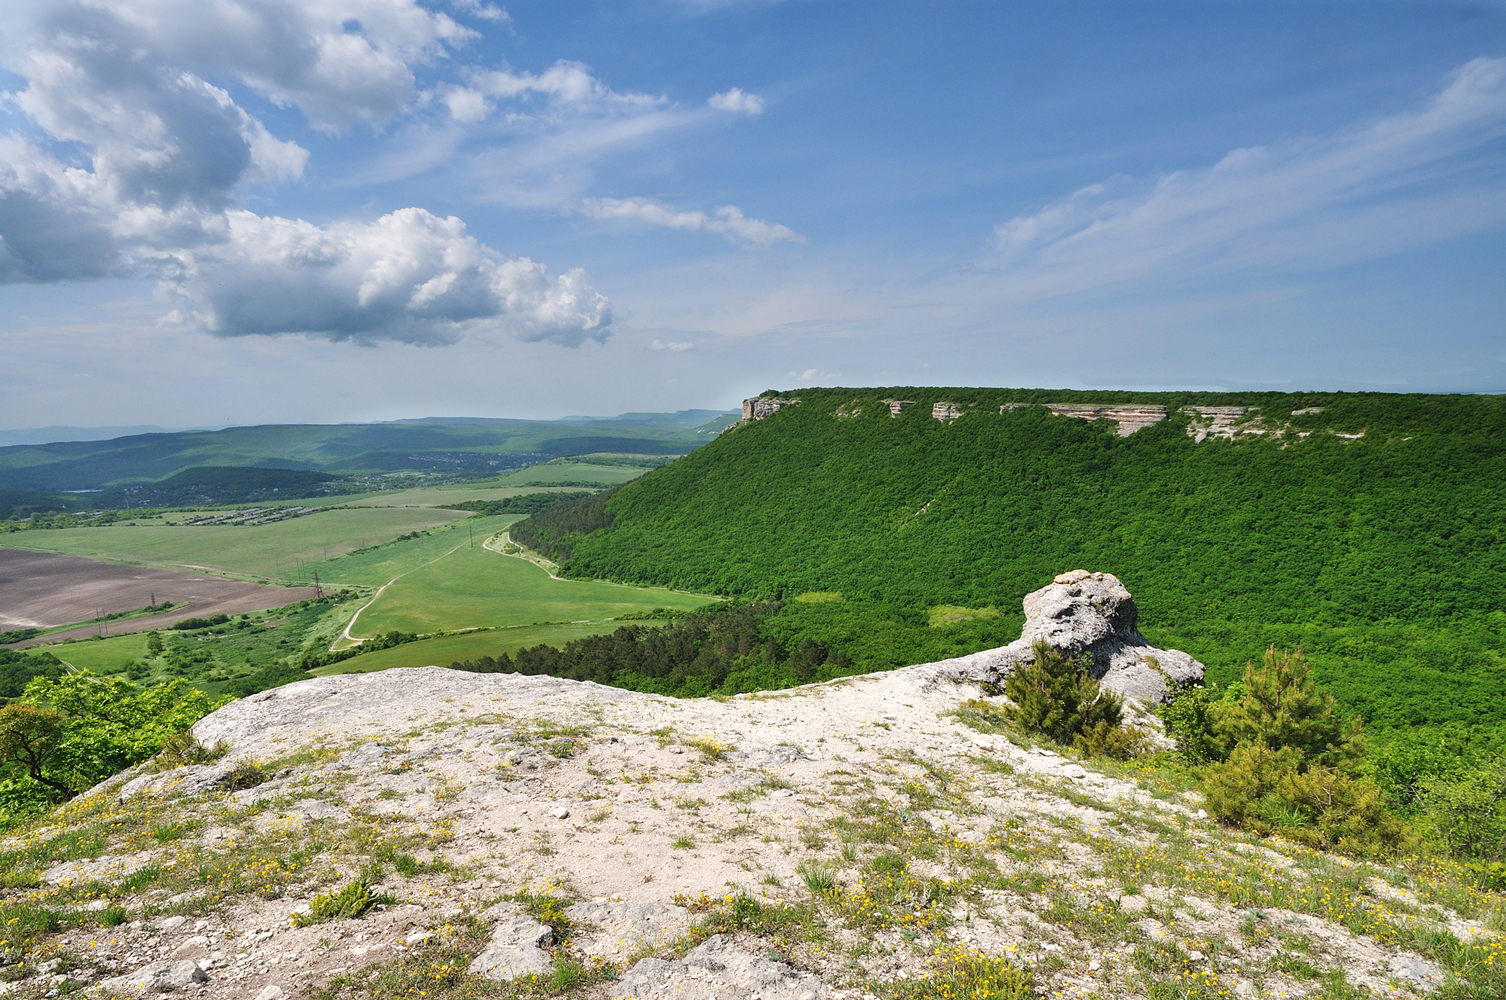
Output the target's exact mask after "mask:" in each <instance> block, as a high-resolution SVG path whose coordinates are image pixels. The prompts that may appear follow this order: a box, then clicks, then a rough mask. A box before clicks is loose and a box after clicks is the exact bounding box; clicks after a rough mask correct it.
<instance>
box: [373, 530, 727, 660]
mask: <svg viewBox="0 0 1506 1000" xmlns="http://www.w3.org/2000/svg"><path fill="white" fill-rule="evenodd" d="M514 520H516V518H485V519H478V520H477V524H476V528H477V531H476V539H475V545H474V547H472V546H471V545H470V544H469V541H468V539H465V538H463V537H456V536H459V535H460V530H459V529H454V530H453V531H451V532H449V533H447V534H449V535H450V536H451V537H452V538H455V543H454V544H463V547H461V548H457V549H455V550H454V551H453V552H451V553H449V554H448V555H445V556H443V557H442V558H440V559H438V560H437V561H435V562H431V563H429V564H428V565H426V566H421V567H419V568H417V569H414V570H412V571H411V572H409V573H408V574H407V575H405V576H403V577H401V578H400V579H398V580H397V581H396V582H394V583H393V584H392V585H391V586H389V587H388V588H387V589H386V590H385V591H383V592H382V595H381V596H380V597H379V598H377V600H376V601H375V602H373V603H372V605H371V606H370V607H369V608H367V609H366V610H365V611H363V612H362V613H361V616H360V618H359V619H358V621H357V624H356V627H355V628H353V629H351V634H352V635H355V636H358V637H360V636H372V635H380V634H383V633H386V632H388V631H391V630H393V629H396V630H398V631H401V632H441V631H449V630H452V629H458V628H473V627H477V626H494V627H496V626H510V625H533V624H537V623H542V622H580V621H600V620H601V619H604V618H614V617H617V616H618V615H624V614H633V613H639V612H644V611H652V610H653V609H655V608H674V609H676V610H690V609H692V608H698V607H702V606H704V605H706V604H710V603H713V602H714V601H715V600H716V599H715V598H712V597H706V596H702V595H698V594H687V593H683V592H680V591H674V590H668V589H664V588H659V587H633V586H628V585H625V584H620V583H605V582H602V581H597V580H556V579H552V578H550V576H549V574H548V573H546V572H545V571H544V570H542V569H540V568H539V567H537V566H535V565H533V564H532V563H530V562H527V561H525V560H523V559H518V558H515V557H513V556H505V555H502V554H500V553H497V552H492V551H490V550H488V549H485V548H483V547H482V542H483V541H484V540H485V537H486V536H485V535H483V534H482V532H481V530H480V529H481V527H482V525H483V524H487V525H492V527H491V529H490V530H491V531H493V532H494V531H498V530H501V527H502V526H505V525H506V524H507V523H510V522H511V521H514Z"/></svg>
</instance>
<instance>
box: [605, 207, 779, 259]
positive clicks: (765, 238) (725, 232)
mask: <svg viewBox="0 0 1506 1000" xmlns="http://www.w3.org/2000/svg"><path fill="white" fill-rule="evenodd" d="M582 208H583V210H584V211H585V213H586V214H587V215H589V216H591V217H592V218H593V219H626V220H629V221H633V222H643V223H647V224H649V225H651V226H667V227H669V228H671V229H686V230H690V231H692V232H707V233H717V234H719V235H721V236H722V237H724V238H725V239H727V240H728V241H730V242H733V243H742V244H744V245H746V246H756V247H767V246H772V245H773V244H775V243H778V242H781V241H789V242H792V243H804V242H805V237H804V236H801V235H800V234H799V233H797V232H795V231H794V230H793V229H791V228H789V227H788V226H782V225H780V224H779V223H777V222H765V221H764V220H763V219H750V218H748V217H747V216H745V215H743V213H742V210H741V209H739V208H738V207H737V206H736V205H723V206H722V207H720V208H718V209H717V210H716V211H715V212H713V213H712V214H710V215H708V214H706V213H705V212H681V211H676V210H675V209H672V208H670V207H669V206H667V205H664V204H662V203H660V202H657V201H654V200H653V199H652V198H589V199H587V200H586V201H585V202H583V203H582Z"/></svg>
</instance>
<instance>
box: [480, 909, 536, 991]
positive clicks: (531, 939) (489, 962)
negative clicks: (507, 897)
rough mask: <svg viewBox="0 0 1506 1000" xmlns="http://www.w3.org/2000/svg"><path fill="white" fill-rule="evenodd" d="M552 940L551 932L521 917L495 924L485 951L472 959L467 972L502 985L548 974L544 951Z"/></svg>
mask: <svg viewBox="0 0 1506 1000" xmlns="http://www.w3.org/2000/svg"><path fill="white" fill-rule="evenodd" d="M553 940H554V931H552V930H550V929H549V928H548V927H547V926H546V925H544V924H541V923H539V922H538V921H537V920H535V919H533V918H532V917H529V916H524V915H521V914H520V915H518V916H515V917H512V918H510V919H506V920H503V921H501V922H500V923H498V924H497V926H496V928H495V929H494V930H493V931H492V938H491V940H490V941H488V942H487V943H486V950H484V951H483V952H482V953H481V954H479V955H477V956H476V957H475V958H473V959H472V960H471V966H470V969H471V971H472V972H474V973H476V974H477V975H481V976H485V977H486V978H487V979H496V980H500V981H502V982H510V981H511V980H514V979H520V978H522V977H523V976H531V975H534V974H536V973H543V972H548V971H549V970H550V969H551V968H552V967H553V962H552V961H551V959H550V956H549V952H547V951H545V950H544V948H545V947H546V946H548V944H549V942H551V941H553Z"/></svg>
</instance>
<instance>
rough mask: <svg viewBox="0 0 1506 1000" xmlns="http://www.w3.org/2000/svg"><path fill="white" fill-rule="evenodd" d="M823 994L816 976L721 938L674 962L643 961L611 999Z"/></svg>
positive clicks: (783, 998) (813, 997)
mask: <svg viewBox="0 0 1506 1000" xmlns="http://www.w3.org/2000/svg"><path fill="white" fill-rule="evenodd" d="M826 994H827V989H826V987H825V986H823V985H822V983H821V980H819V979H817V978H816V977H815V976H811V975H807V974H806V973H803V972H797V971H795V970H794V969H792V968H791V967H790V966H788V965H785V964H784V963H783V962H772V961H770V960H769V959H767V958H760V957H758V956H757V955H753V954H750V953H748V952H746V951H744V950H743V949H741V948H739V947H738V946H737V944H736V943H735V942H734V941H733V940H732V938H730V937H728V936H727V935H725V934H717V935H715V936H713V937H709V938H707V939H706V940H705V941H704V942H702V943H701V944H700V945H698V946H697V947H696V948H694V949H693V950H692V951H691V952H690V954H688V955H686V956H685V958H684V959H683V960H681V961H679V962H666V961H664V960H663V959H658V958H645V959H644V960H643V961H641V962H639V963H638V964H637V965H635V966H633V967H632V968H631V969H629V970H628V971H627V972H626V973H624V974H623V977H622V978H621V979H620V980H618V981H617V985H616V986H615V987H614V988H613V989H612V997H613V998H614V1000H625V998H628V997H631V998H634V1000H647V998H650V997H653V998H659V997H665V998H668V997H677V998H683V1000H690V998H692V997H693V998H695V1000H747V998H749V997H753V996H756V997H759V1000H817V998H819V997H824V996H826Z"/></svg>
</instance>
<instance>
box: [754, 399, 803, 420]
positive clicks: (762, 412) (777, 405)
mask: <svg viewBox="0 0 1506 1000" xmlns="http://www.w3.org/2000/svg"><path fill="white" fill-rule="evenodd" d="M799 402H800V400H798V399H779V398H777V397H776V398H772V399H771V398H768V397H766V396H760V397H754V398H753V399H745V400H743V419H744V420H762V419H763V418H764V417H772V416H773V415H774V414H776V413H778V412H779V411H780V410H782V409H784V408H785V407H786V406H794V405H796V404H797V403H799Z"/></svg>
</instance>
